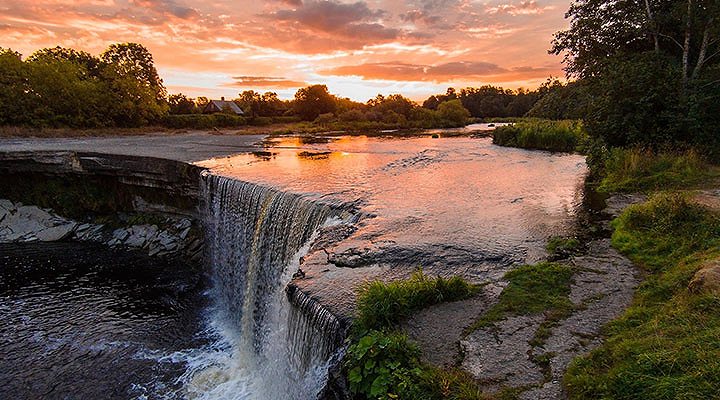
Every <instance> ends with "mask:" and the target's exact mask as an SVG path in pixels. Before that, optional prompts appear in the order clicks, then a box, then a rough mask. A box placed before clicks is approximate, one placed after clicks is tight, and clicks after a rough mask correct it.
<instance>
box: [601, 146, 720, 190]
mask: <svg viewBox="0 0 720 400" xmlns="http://www.w3.org/2000/svg"><path fill="white" fill-rule="evenodd" d="M717 177H720V170H719V169H718V168H717V167H714V166H712V165H710V164H709V163H708V162H707V161H705V160H704V159H703V158H702V157H701V156H700V155H699V154H698V153H697V152H695V151H693V150H687V151H683V152H660V153H657V152H653V151H650V150H642V149H620V148H615V149H611V150H609V151H608V154H607V155H606V157H605V160H604V166H603V178H602V180H601V181H600V186H599V187H598V190H599V191H601V192H606V193H610V192H649V191H654V190H661V189H663V190H667V189H682V188H692V187H696V186H698V185H700V184H702V183H704V182H707V181H708V180H709V179H713V178H717Z"/></svg>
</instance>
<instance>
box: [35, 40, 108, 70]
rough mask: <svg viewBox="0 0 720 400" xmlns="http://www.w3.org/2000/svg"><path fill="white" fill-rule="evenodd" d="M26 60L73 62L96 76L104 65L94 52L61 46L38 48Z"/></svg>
mask: <svg viewBox="0 0 720 400" xmlns="http://www.w3.org/2000/svg"><path fill="white" fill-rule="evenodd" d="M26 61H28V62H40V61H44V62H46V63H52V62H56V61H58V62H62V61H67V62H72V63H75V64H77V65H79V66H81V67H83V68H85V70H86V71H87V73H88V74H89V75H91V76H94V77H97V76H99V75H100V69H101V67H102V62H101V61H100V59H99V58H98V57H95V56H93V55H92V54H90V53H86V52H84V51H80V50H75V49H70V48H65V47H60V46H57V47H52V48H46V49H41V50H38V51H36V52H35V53H33V54H32V55H30V57H28V58H27V60H26Z"/></svg>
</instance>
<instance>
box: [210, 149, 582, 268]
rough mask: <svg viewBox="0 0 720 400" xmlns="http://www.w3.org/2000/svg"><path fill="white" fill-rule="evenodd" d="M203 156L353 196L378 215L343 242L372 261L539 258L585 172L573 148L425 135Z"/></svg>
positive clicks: (312, 189) (258, 177)
mask: <svg viewBox="0 0 720 400" xmlns="http://www.w3.org/2000/svg"><path fill="white" fill-rule="evenodd" d="M318 142H319V143H318ZM201 164H202V165H204V166H208V167H210V168H212V169H213V171H214V173H217V174H222V175H226V176H232V177H237V178H238V179H242V180H246V181H251V182H259V183H263V184H266V185H269V186H273V187H278V188H281V189H282V190H287V191H292V192H296V193H310V194H312V195H314V196H315V197H316V198H318V199H323V200H324V201H329V200H330V199H334V200H340V201H344V202H353V203H355V204H357V205H358V207H359V208H360V209H361V210H362V212H364V213H367V214H370V215H374V216H375V218H373V219H372V220H370V221H368V222H367V223H366V224H365V225H364V226H363V228H362V229H360V230H359V231H358V232H357V233H356V234H355V235H354V237H353V238H352V239H355V240H356V242H353V243H352V244H348V246H355V247H368V248H372V249H373V252H374V259H375V260H378V261H388V262H395V261H397V260H400V259H402V260H404V261H405V262H414V263H417V264H418V265H423V266H428V265H433V264H436V263H441V264H443V265H445V266H448V267H450V266H452V265H453V264H455V265H459V266H463V267H468V266H472V265H473V264H477V263H483V262H487V263H492V264H504V265H508V264H512V263H517V262H522V261H524V260H525V259H529V260H532V259H534V258H537V257H538V254H539V253H542V248H543V247H544V242H545V240H546V238H547V237H548V236H551V235H554V234H561V233H564V232H567V231H568V230H569V229H570V227H571V225H572V224H573V223H574V220H575V216H576V211H577V208H578V207H579V206H580V203H581V201H582V198H581V196H582V182H583V180H584V176H585V171H586V166H585V161H584V158H583V157H582V156H578V155H573V154H560V153H558V154H551V153H547V152H538V151H526V150H521V149H514V148H506V147H499V146H494V145H492V143H491V140H490V139H489V138H478V139H475V138H468V137H449V138H440V139H433V138H431V137H429V136H425V137H416V138H409V139H398V138H372V137H337V138H333V139H331V140H329V141H327V140H326V141H323V140H320V141H317V140H312V139H303V138H282V139H278V140H276V141H275V142H273V143H272V144H271V146H270V147H269V148H268V149H267V151H266V152H263V153H256V154H254V155H239V156H234V157H227V158H219V159H214V160H209V161H207V162H203V163H201ZM362 241H365V242H369V244H368V243H365V244H363V243H360V242H362Z"/></svg>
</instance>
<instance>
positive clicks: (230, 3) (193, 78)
mask: <svg viewBox="0 0 720 400" xmlns="http://www.w3.org/2000/svg"><path fill="white" fill-rule="evenodd" d="M566 1H567V0H563V1H560V0H487V1H483V2H480V1H477V0H405V1H395V0H372V1H371V0H265V1H243V2H237V1H236V0H213V1H210V2H191V1H190V0H12V1H6V2H4V3H2V2H0V46H1V47H5V48H7V47H10V48H13V49H14V50H18V51H20V52H21V53H23V54H25V55H29V54H31V53H32V52H33V51H35V50H37V49H39V48H43V47H54V46H57V45H60V46H67V47H74V48H77V49H81V50H85V51H88V52H91V53H94V54H98V53H100V52H101V51H103V50H104V49H105V48H107V46H108V45H109V44H111V43H116V42H127V41H133V42H139V43H142V44H144V45H145V46H146V47H148V48H149V49H150V51H151V52H152V53H153V56H154V59H155V62H156V66H157V67H158V70H159V71H161V73H163V74H164V75H163V78H164V79H165V82H166V84H167V85H168V87H169V90H170V91H171V92H173V91H177V90H181V89H182V90H190V89H192V92H191V93H188V94H190V95H193V96H201V95H204V93H203V90H204V91H206V92H207V93H212V94H213V96H218V95H223V93H225V94H224V95H226V96H231V95H233V94H234V93H235V91H236V90H237V88H243V87H248V88H278V93H281V92H284V91H286V92H287V93H290V94H291V90H290V89H292V88H297V87H299V86H303V85H305V84H306V82H308V83H327V84H328V85H329V87H330V89H331V90H333V91H334V92H335V93H338V94H340V95H342V96H347V97H351V98H354V99H362V98H366V95H367V94H369V93H370V94H371V93H372V92H374V93H377V92H383V93H385V91H394V92H397V91H402V92H403V93H408V94H410V95H411V96H413V97H414V98H420V97H422V96H423V95H424V94H425V93H427V94H431V93H434V92H437V90H438V89H439V88H440V87H441V85H445V84H447V83H449V82H458V81H461V80H464V82H470V83H472V82H478V84H482V83H488V82H495V83H499V84H503V85H505V86H507V87H513V86H514V85H520V84H522V85H525V86H527V85H534V84H535V82H541V81H543V80H544V77H546V76H547V75H550V74H552V75H558V74H559V73H561V72H560V71H561V65H560V61H561V59H560V58H559V57H556V56H551V55H548V54H547V48H548V47H549V42H550V40H551V39H552V33H553V32H555V31H557V30H560V29H563V28H564V27H565V26H566V24H567V22H566V21H565V20H564V19H563V11H564V10H565V8H566V7H567V3H566ZM524 66H527V68H526V67H524ZM288 77H289V78H288ZM234 78H237V79H234ZM541 78H542V79H541ZM203 88H204V89H203Z"/></svg>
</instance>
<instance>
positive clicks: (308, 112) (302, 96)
mask: <svg viewBox="0 0 720 400" xmlns="http://www.w3.org/2000/svg"><path fill="white" fill-rule="evenodd" d="M335 109H336V100H335V96H333V95H331V94H330V93H329V92H328V88H327V86H325V85H312V86H308V87H306V88H302V89H299V90H298V91H297V92H296V93H295V101H294V104H293V110H294V112H295V113H296V114H297V115H298V116H299V117H300V118H302V119H303V120H305V121H313V120H315V118H317V117H318V115H320V114H326V113H332V112H335Z"/></svg>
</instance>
